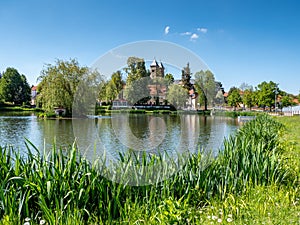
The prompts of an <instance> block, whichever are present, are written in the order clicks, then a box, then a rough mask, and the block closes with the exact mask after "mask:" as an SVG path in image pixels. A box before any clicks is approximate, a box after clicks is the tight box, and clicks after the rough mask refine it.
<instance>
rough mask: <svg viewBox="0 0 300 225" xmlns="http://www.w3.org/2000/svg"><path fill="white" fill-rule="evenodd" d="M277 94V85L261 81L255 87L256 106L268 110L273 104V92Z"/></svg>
mask: <svg viewBox="0 0 300 225" xmlns="http://www.w3.org/2000/svg"><path fill="white" fill-rule="evenodd" d="M276 91H277V94H278V93H279V90H278V87H277V84H275V83H274V82H273V81H269V82H266V81H263V82H262V83H260V84H259V85H257V89H256V97H257V103H258V106H261V107H263V108H264V109H265V107H266V106H268V107H269V108H270V109H271V107H272V106H273V105H274V104H275V92H276Z"/></svg>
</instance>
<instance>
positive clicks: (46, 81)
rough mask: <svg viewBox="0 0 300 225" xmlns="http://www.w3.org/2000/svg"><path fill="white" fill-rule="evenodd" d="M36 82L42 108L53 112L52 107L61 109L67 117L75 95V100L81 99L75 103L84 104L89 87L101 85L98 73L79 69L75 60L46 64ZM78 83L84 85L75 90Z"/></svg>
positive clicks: (85, 68)
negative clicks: (64, 110) (63, 109)
mask: <svg viewBox="0 0 300 225" xmlns="http://www.w3.org/2000/svg"><path fill="white" fill-rule="evenodd" d="M38 80H39V81H40V83H39V85H38V92H39V95H38V102H39V103H40V104H41V105H42V108H43V109H44V110H46V111H53V109H54V107H63V108H65V109H66V113H67V114H68V115H71V114H72V106H73V102H74V97H75V94H76V96H77V99H80V98H81V99H82V100H81V101H76V103H77V104H84V102H85V101H86V100H87V99H86V97H87V96H85V93H87V92H88V91H89V90H90V87H91V85H93V86H97V85H99V84H101V77H100V74H99V73H98V72H96V71H90V70H89V68H88V67H81V66H80V65H79V63H78V62H77V60H75V59H71V60H70V61H64V60H57V61H56V62H55V65H51V64H47V65H46V68H44V69H43V70H42V72H41V76H40V77H39V78H38ZM80 83H84V85H81V86H80V90H77V89H78V85H79V84H80ZM76 91H77V92H76ZM79 95H81V96H79ZM78 108H79V107H78Z"/></svg>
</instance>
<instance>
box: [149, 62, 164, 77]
mask: <svg viewBox="0 0 300 225" xmlns="http://www.w3.org/2000/svg"><path fill="white" fill-rule="evenodd" d="M164 77H165V67H164V65H163V64H162V62H160V63H157V61H156V60H155V59H154V60H153V62H152V63H151V65H150V78H151V79H155V78H164Z"/></svg>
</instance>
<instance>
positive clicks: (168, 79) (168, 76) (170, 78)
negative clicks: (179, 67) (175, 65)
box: [165, 73, 174, 85]
mask: <svg viewBox="0 0 300 225" xmlns="http://www.w3.org/2000/svg"><path fill="white" fill-rule="evenodd" d="M165 80H166V83H167V85H171V84H173V83H174V76H173V75H172V74H170V73H167V74H166V75H165Z"/></svg>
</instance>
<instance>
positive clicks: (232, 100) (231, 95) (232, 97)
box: [227, 87, 242, 109]
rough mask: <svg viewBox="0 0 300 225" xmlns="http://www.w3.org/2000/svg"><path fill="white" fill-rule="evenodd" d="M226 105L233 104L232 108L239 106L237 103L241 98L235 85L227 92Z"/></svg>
mask: <svg viewBox="0 0 300 225" xmlns="http://www.w3.org/2000/svg"><path fill="white" fill-rule="evenodd" d="M227 102H228V105H230V106H233V107H234V109H235V108H236V107H237V106H239V104H240V103H241V102H242V98H241V95H240V90H239V89H238V88H236V87H232V88H230V90H229V92H228V97H227Z"/></svg>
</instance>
